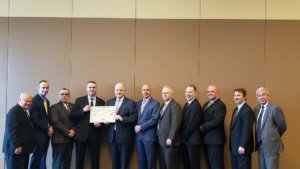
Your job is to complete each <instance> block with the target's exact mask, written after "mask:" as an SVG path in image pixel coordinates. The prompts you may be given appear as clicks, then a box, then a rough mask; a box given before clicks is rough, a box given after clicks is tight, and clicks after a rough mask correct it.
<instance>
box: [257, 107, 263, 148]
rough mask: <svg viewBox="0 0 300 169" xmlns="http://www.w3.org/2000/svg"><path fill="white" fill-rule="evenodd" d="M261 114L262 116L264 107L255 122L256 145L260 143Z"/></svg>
mask: <svg viewBox="0 0 300 169" xmlns="http://www.w3.org/2000/svg"><path fill="white" fill-rule="evenodd" d="M263 114H264V106H263V105H262V106H261V109H260V113H259V116H258V120H257V130H256V139H257V142H258V143H260V142H261V120H262V117H263Z"/></svg>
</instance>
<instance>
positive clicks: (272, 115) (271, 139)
mask: <svg viewBox="0 0 300 169" xmlns="http://www.w3.org/2000/svg"><path fill="white" fill-rule="evenodd" d="M260 108H261V105H258V106H257V107H255V109H254V112H255V116H256V119H257V118H258V113H259V111H260ZM286 129H287V126H286V122H285V118H284V115H283V111H282V109H281V108H280V107H278V106H277V105H275V104H272V103H271V102H269V103H268V105H267V107H266V111H265V115H264V119H263V122H262V129H261V130H262V133H261V139H262V146H263V150H264V154H265V155H276V154H279V153H281V152H282V151H283V148H284V145H283V143H282V140H281V136H282V135H283V134H284V132H285V131H286ZM255 140H256V139H255ZM256 145H258V144H256ZM256 148H257V147H256Z"/></svg>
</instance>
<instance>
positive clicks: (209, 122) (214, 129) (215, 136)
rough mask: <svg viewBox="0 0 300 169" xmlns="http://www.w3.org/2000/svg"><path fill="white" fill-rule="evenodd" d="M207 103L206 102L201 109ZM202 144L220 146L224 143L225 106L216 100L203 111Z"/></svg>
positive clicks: (219, 100)
mask: <svg viewBox="0 0 300 169" xmlns="http://www.w3.org/2000/svg"><path fill="white" fill-rule="evenodd" d="M208 103H209V102H206V103H205V104H204V105H203V107H206V105H207V104H208ZM203 112H204V113H203V123H202V125H201V126H202V133H203V143H204V144H208V145H222V144H225V143H226V136H225V130H224V119H225V116H226V106H225V104H224V103H223V102H222V101H221V99H220V98H218V99H217V100H216V101H215V102H214V103H213V104H212V105H210V106H209V107H208V108H207V109H206V110H204V111H203Z"/></svg>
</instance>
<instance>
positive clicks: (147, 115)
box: [134, 84, 159, 169]
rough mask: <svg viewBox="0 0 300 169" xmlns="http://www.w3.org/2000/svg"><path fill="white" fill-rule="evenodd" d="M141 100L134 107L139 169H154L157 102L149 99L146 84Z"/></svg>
mask: <svg viewBox="0 0 300 169" xmlns="http://www.w3.org/2000/svg"><path fill="white" fill-rule="evenodd" d="M142 95H143V99H142V100H139V101H138V102H137V103H136V105H137V109H138V122H137V124H136V125H135V128H134V131H135V133H136V148H137V157H138V167H139V169H156V155H155V154H156V151H155V150H156V146H155V145H156V140H157V137H156V135H157V133H156V130H157V123H158V118H159V102H158V101H156V100H155V99H153V98H152V97H151V88H150V86H149V85H148V84H144V85H143V86H142Z"/></svg>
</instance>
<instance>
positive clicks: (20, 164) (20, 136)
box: [2, 104, 34, 169]
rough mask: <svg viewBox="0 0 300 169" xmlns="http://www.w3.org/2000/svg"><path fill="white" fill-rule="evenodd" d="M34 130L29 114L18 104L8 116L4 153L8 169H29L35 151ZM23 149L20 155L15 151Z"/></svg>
mask: <svg viewBox="0 0 300 169" xmlns="http://www.w3.org/2000/svg"><path fill="white" fill-rule="evenodd" d="M33 145H34V138H33V128H32V124H31V121H30V119H29V117H27V112H25V111H24V110H23V108H22V107H21V106H19V105H18V104H17V105H15V106H14V107H12V108H11V109H10V110H9V111H8V113H7V115H6V123H5V134H4V140H3V148H2V150H3V153H5V162H6V166H7V169H27V168H28V161H29V155H30V153H31V152H32V151H33ZM18 147H22V152H21V153H20V154H15V149H16V148H18Z"/></svg>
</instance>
